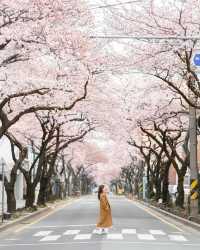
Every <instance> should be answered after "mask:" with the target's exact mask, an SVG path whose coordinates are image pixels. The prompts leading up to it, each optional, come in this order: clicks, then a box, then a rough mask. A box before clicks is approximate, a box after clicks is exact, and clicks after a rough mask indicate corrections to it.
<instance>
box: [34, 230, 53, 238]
mask: <svg viewBox="0 0 200 250" xmlns="http://www.w3.org/2000/svg"><path fill="white" fill-rule="evenodd" d="M52 232H53V231H39V232H37V233H36V234H34V235H33V236H36V237H40V236H47V235H49V234H50V233H52Z"/></svg>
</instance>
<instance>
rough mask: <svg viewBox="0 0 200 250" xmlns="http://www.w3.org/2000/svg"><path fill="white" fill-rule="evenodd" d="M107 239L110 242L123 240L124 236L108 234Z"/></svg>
mask: <svg viewBox="0 0 200 250" xmlns="http://www.w3.org/2000/svg"><path fill="white" fill-rule="evenodd" d="M107 239H108V240H123V239H124V237H123V235H122V234H108V235H107Z"/></svg>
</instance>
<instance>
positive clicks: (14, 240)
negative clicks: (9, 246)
mask: <svg viewBox="0 0 200 250" xmlns="http://www.w3.org/2000/svg"><path fill="white" fill-rule="evenodd" d="M5 240H7V241H15V240H19V239H5Z"/></svg>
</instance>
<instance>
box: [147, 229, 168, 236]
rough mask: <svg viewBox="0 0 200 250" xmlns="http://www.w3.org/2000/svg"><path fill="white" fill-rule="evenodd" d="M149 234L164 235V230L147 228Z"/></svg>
mask: <svg viewBox="0 0 200 250" xmlns="http://www.w3.org/2000/svg"><path fill="white" fill-rule="evenodd" d="M149 232H150V234H153V235H166V233H165V232H163V231H162V230H149Z"/></svg>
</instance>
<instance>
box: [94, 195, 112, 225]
mask: <svg viewBox="0 0 200 250" xmlns="http://www.w3.org/2000/svg"><path fill="white" fill-rule="evenodd" d="M111 226H112V215H111V208H110V204H109V202H108V199H107V196H106V194H105V193H102V194H101V195H100V218H99V221H98V223H97V227H100V228H108V227H111Z"/></svg>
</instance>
